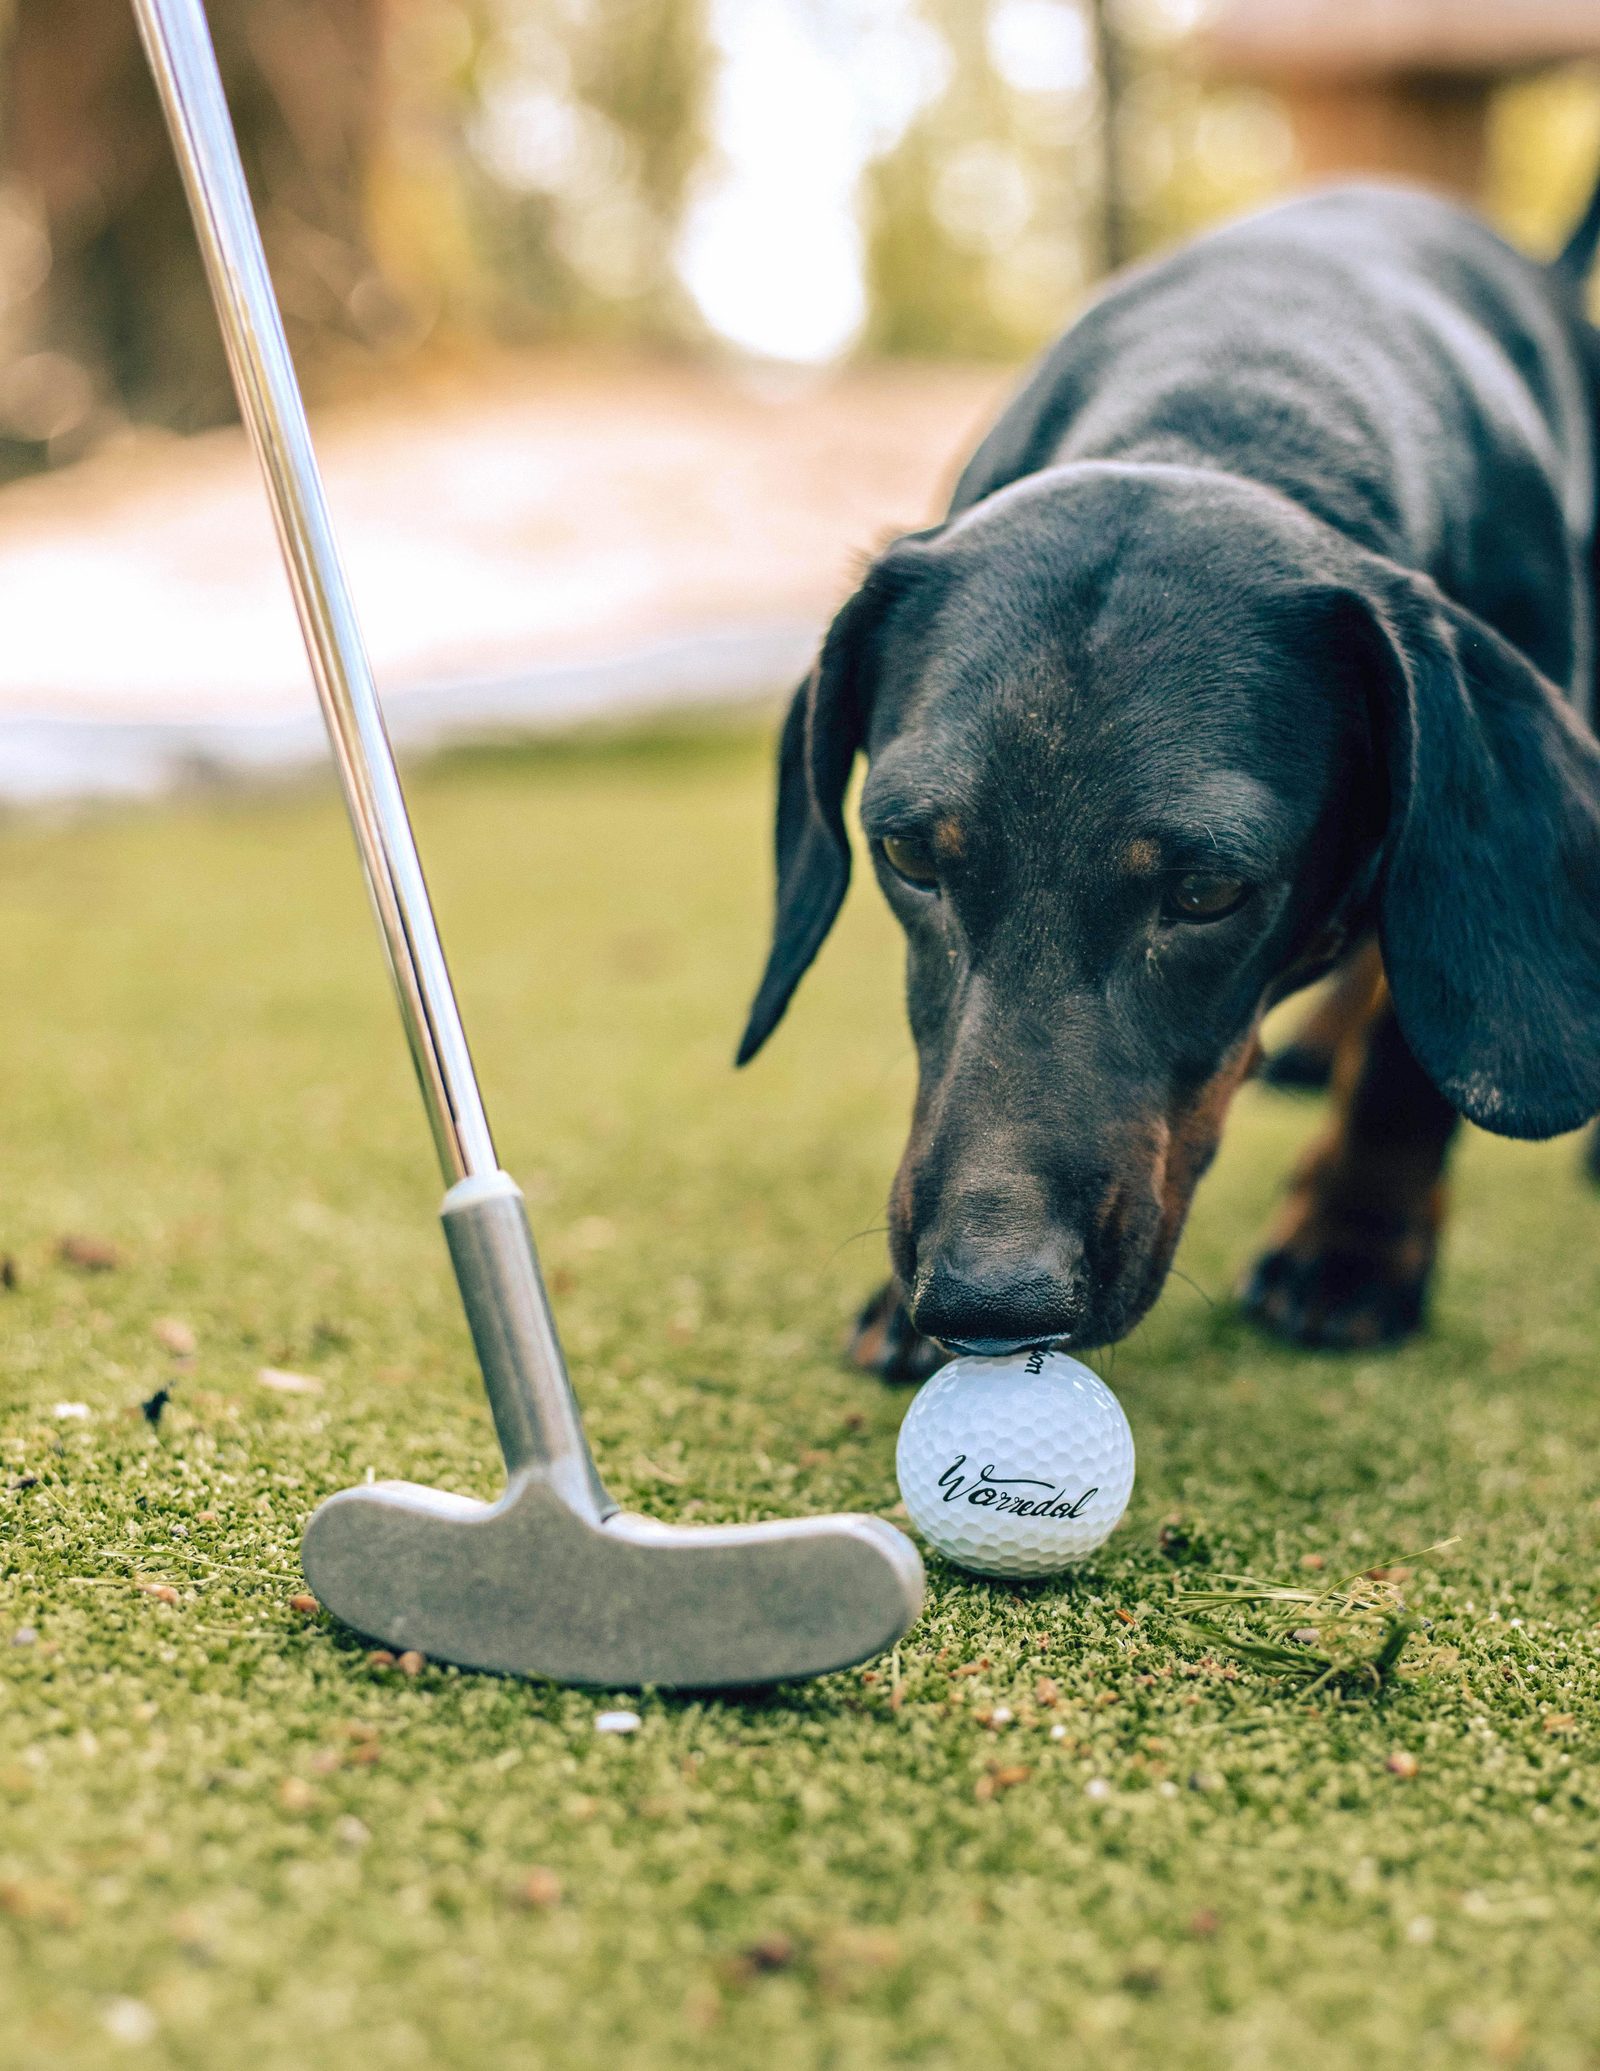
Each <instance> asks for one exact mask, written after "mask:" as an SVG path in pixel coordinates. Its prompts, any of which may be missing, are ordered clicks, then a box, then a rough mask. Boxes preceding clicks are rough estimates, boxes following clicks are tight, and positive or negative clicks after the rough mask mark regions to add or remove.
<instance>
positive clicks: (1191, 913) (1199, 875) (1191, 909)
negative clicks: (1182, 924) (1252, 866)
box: [1166, 870, 1250, 920]
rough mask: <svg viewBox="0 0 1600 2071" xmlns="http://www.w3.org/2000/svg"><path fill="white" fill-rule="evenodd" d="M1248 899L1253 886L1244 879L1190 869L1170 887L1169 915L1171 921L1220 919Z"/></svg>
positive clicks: (1175, 879)
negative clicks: (1218, 875)
mask: <svg viewBox="0 0 1600 2071" xmlns="http://www.w3.org/2000/svg"><path fill="white" fill-rule="evenodd" d="M1249 896H1250V887H1249V886H1248V885H1247V884H1246V883H1245V882H1244V880H1243V879H1242V878H1238V877H1216V876H1213V875H1212V873H1211V872H1210V871H1209V870H1189V871H1185V873H1184V875H1183V876H1182V877H1175V878H1174V879H1173V880H1172V882H1171V884H1170V885H1168V887H1167V898H1166V907H1167V914H1168V917H1169V918H1170V919H1172V920H1221V919H1222V918H1223V917H1224V916H1225V915H1226V914H1229V913H1232V912H1234V911H1235V910H1236V909H1237V908H1238V907H1240V906H1242V905H1243V904H1244V902H1245V900H1246V899H1247V898H1249Z"/></svg>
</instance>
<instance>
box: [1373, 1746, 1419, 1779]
mask: <svg viewBox="0 0 1600 2071" xmlns="http://www.w3.org/2000/svg"><path fill="white" fill-rule="evenodd" d="M1383 1766H1384V1768H1385V1769H1387V1770H1388V1772H1389V1774H1390V1775H1391V1776H1415V1775H1416V1773H1417V1771H1418V1770H1419V1769H1420V1768H1421V1767H1422V1764H1421V1763H1420V1762H1419V1761H1418V1760H1417V1758H1416V1756H1415V1755H1414V1754H1413V1753H1412V1752H1411V1750H1410V1749H1409V1748H1407V1747H1397V1748H1396V1749H1395V1751H1394V1753H1393V1754H1392V1755H1390V1757H1389V1759H1388V1760H1387V1761H1386V1762H1385V1763H1384V1765H1383Z"/></svg>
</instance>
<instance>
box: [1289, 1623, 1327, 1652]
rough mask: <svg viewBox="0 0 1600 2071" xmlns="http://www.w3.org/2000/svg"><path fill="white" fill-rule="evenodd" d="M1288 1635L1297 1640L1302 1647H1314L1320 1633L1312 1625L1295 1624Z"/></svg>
mask: <svg viewBox="0 0 1600 2071" xmlns="http://www.w3.org/2000/svg"><path fill="white" fill-rule="evenodd" d="M1289 1637H1290V1639H1292V1640H1297V1641H1298V1642H1299V1644H1300V1645H1301V1646H1302V1647H1314V1646H1315V1645H1316V1643H1317V1641H1318V1640H1320V1639H1321V1637H1322V1634H1321V1633H1320V1632H1318V1630H1317V1628H1316V1627H1315V1626H1314V1625H1297V1626H1296V1627H1295V1629H1294V1631H1293V1632H1291V1633H1290V1635H1289Z"/></svg>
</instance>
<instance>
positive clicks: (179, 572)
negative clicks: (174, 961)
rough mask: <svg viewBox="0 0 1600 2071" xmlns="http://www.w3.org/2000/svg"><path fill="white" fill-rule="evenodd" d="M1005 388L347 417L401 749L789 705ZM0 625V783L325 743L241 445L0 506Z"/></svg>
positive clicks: (72, 474) (85, 467)
mask: <svg viewBox="0 0 1600 2071" xmlns="http://www.w3.org/2000/svg"><path fill="white" fill-rule="evenodd" d="M1006 385H1007V377H1006V376H1005V375H1004V374H1003V373H997V372H996V371H995V370H993V369H984V370H977V371H975V370H972V369H967V368H955V367H919V366H910V367H907V366H901V365H896V366H878V367H866V368H860V369H855V370H851V371H848V372H845V373H841V374H836V375H832V376H829V377H826V378H823V379H801V378H798V377H793V378H784V379H777V378H769V379H768V380H766V381H765V382H764V383H757V382H755V381H753V380H750V379H739V378H737V377H735V376H733V375H731V374H727V373H719V372H717V371H716V370H712V369H707V368H704V367H696V366H689V365H684V366H676V365H655V364H638V363H634V362H623V361H615V360H612V361H606V360H600V361H596V360H593V359H587V360H585V359H579V358H577V357H576V356H574V357H560V358H555V357H549V358H539V359H536V360H532V361H529V360H518V361H515V362H511V363H504V362H502V363H497V364H496V365H494V366H493V367H491V368H489V369H487V370H485V371H481V372H478V373H475V374H474V375H471V376H467V375H465V374H461V373H457V374H454V375H452V376H450V377H448V378H446V377H435V378H433V379H431V380H429V381H428V382H426V383H425V384H423V385H421V386H419V387H418V388H417V389H415V390H414V391H412V392H411V393H409V394H408V395H406V396H405V397H403V398H400V399H395V398H392V397H391V398H384V399H382V400H378V401H374V402H373V403H371V404H369V405H365V406H354V407H349V406H347V407H346V408H344V409H342V410H340V411H338V412H335V413H332V414H330V415H327V416H325V417H324V418H322V419H321V420H319V423H318V427H317V429H318V440H319V449H320V452H321V455H322V459H323V464H324V467H325V470H326V473H327V478H328V486H329V497H330V501H331V503H332V505H333V511H334V517H335V520H336V523H337V526H338V530H339V534H340V538H341V541H342V543H343V546H344V550H345V554H346V558H347V561H348V564H349V567H350V571H351V577H352V581H353V584H354V588H355V592H356V598H357V603H358V606H359V608H360V610H361V614H362V618H363V622H364V624H365V628H366V633H367V638H368V641H369V643H370V645H371V648H372V653H373V660H374V664H375V666H376V669H377V673H378V678H379V682H380V685H381V686H382V688H383V690H384V693H385V696H386V699H387V700H388V705H389V710H390V713H391V718H392V721H393V724H394V726H395V730H396V733H397V735H399V736H400V737H401V738H402V739H403V740H423V739H433V738H437V737H438V736H440V735H441V734H444V733H448V732H451V731H455V732H460V731H469V730H472V729H473V728H480V729H481V728H483V727H486V726H490V725H495V724H528V723H536V722H538V721H540V720H548V719H556V718H565V717H570V716H573V715H575V714H576V713H579V712H586V711H597V710H604V709H608V708H616V707H618V706H622V705H626V704H630V703H633V704H638V703H646V702H657V703H665V702H672V701H675V700H681V699H690V698H694V697H701V698H704V697H717V696H723V697H727V696H733V695H737V694H740V693H745V694H749V693H762V692H767V691H770V690H772V689H773V688H775V687H776V686H777V684H778V683H779V682H780V681H782V680H783V679H784V678H786V677H787V676H788V675H789V674H790V673H791V671H792V670H794V669H795V668H796V667H798V666H799V665H800V664H801V663H802V662H803V660H804V656H805V652H806V649H807V648H808V646H809V644H810V643H811V641H812V640H813V639H814V637H815V634H816V631H817V628H818V627H819V625H820V624H821V623H822V622H823V621H824V620H825V618H826V616H827V614H828V612H829V609H830V608H831V606H832V605H833V604H834V603H835V602H836V601H837V599H838V598H839V597H840V596H841V595H842V594H843V593H844V591H845V590H846V588H847V587H848V585H849V582H850V580H851V574H852V570H853V568H854V566H855V565H856V563H857V561H858V560H859V557H860V556H861V555H862V554H863V553H865V552H867V551H869V550H870V549H871V548H873V547H874V546H876V545H878V544H880V543H881V542H882V541H883V540H884V539H885V538H886V537H888V536H889V535H890V534H892V533H893V532H895V531H897V530H901V529H904V528H905V527H908V526H911V525H915V524H918V523H922V522H924V521H926V520H927V519H928V518H929V517H930V516H932V515H933V514H934V513H935V512H936V511H937V509H938V507H939V504H940V500H941V497H942V495H943V494H944V493H945V492H946V491H947V490H948V487H949V484H950V481H951V479H952V478H953V474H954V471H955V468H956V467H957V466H958V465H959V462H960V459H961V457H962V455H963V454H964V452H965V451H966V449H967V448H968V447H969V446H970V444H971V443H972V441H973V439H974V437H975V436H976V435H977V433H978V431H979V430H980V429H981V426H982V423H983V420H984V417H985V415H986V413H987V412H988V411H990V410H991V409H992V407H993V405H994V403H995V401H996V399H997V398H998V397H999V395H1000V394H1001V393H1003V391H1004V389H1005V387H1006ZM0 627H3V628H4V633H3V636H0V796H9V797H12V798H17V797H47V796H52V795H63V794H67V795H70V794H73V793H78V792H85V791H87V792H94V791H128V790H134V791H139V790H148V789H151V788H156V787H159V786H160V785H161V784H162V783H165V782H167V781H170V779H171V778H172V777H173V776H174V775H176V774H181V773H182V772H183V771H185V770H191V771H192V770H194V769H196V768H209V769H230V768H248V767H250V766H265V765H272V764H281V763H283V762H286V761H294V760H298V759H301V758H302V757H304V756H307V755H311V754H316V753H318V752H320V746H321V742H320V733H319V730H318V725H319V723H318V721H317V718H316V713H315V707H314V704H313V701H312V693H311V688H310V681H309V677H308V674H307V671H306V665H305V660H304V657H303V655H302V653H301V650H300V644H299V636H298V634H297V632H296V629H295V625H294V619H293V614H292V611H291V608H290V605H289V600H288V594H287V591H286V589H285V586H284V580H283V576H282V573H281V571H280V568H279V565H278V560H277V553H276V548H275V546H274V543H273V540H272V536H271V530H270V526H269V523H268V520H267V516H266V511H265V506H264V504H263V501H262V495H261V490H260V487H259V485H258V483H257V480H256V477H255V474H254V470H253V466H252V463H251V462H250V459H249V456H248V454H247V452H246V450H245V447H244V441H243V435H242V434H241V433H239V432H219V433H214V434H210V435H207V436H205V437H203V438H198V439H192V440H187V441H161V440H156V439H143V440H141V441H139V442H137V443H135V444H132V445H130V446H129V447H128V448H126V449H124V450H122V451H120V452H115V453H107V454H103V455H101V456H99V457H97V458H96V459H94V460H91V461H89V462H86V463H84V464H82V465H81V466H78V467H75V468H71V469H67V470H64V471H63V472H62V473H60V474H57V475H53V476H48V477H44V478H41V479H39V480H35V481H30V482H25V483H20V484H16V485H14V486H12V487H10V488H7V489H5V490H4V491H0Z"/></svg>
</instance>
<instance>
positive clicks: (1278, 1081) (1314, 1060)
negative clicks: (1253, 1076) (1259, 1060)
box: [1257, 1043, 1333, 1093]
mask: <svg viewBox="0 0 1600 2071" xmlns="http://www.w3.org/2000/svg"><path fill="white" fill-rule="evenodd" d="M1257 1076H1258V1077H1259V1079H1260V1080H1261V1083H1262V1084H1263V1085H1264V1086H1276V1087H1277V1088H1278V1090H1279V1091H1280V1092H1283V1093H1321V1092H1322V1091H1323V1090H1324V1089H1325V1088H1326V1086H1327V1084H1328V1081H1329V1080H1330V1079H1331V1078H1332V1076H1333V1058H1332V1056H1331V1054H1330V1053H1329V1052H1328V1051H1326V1050H1324V1049H1321V1048H1319V1047H1318V1045H1316V1044H1315V1043H1285V1044H1284V1046H1283V1048H1282V1049H1281V1050H1274V1051H1273V1053H1272V1055H1271V1056H1270V1057H1269V1058H1268V1059H1267V1061H1266V1063H1265V1064H1263V1065H1262V1067H1261V1070H1260V1072H1259V1073H1258V1074H1257Z"/></svg>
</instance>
